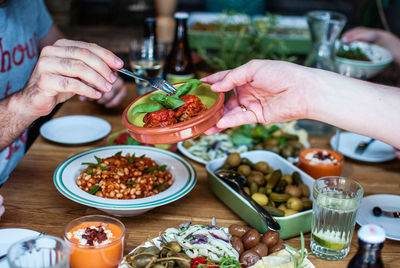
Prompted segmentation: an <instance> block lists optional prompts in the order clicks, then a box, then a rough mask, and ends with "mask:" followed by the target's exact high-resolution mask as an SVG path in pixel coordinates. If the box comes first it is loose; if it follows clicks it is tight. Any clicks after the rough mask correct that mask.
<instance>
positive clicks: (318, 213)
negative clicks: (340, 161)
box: [310, 176, 364, 260]
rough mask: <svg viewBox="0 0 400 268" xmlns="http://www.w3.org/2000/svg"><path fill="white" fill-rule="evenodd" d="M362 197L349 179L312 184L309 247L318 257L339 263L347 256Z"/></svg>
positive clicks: (330, 178) (334, 179) (336, 178)
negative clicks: (312, 200) (312, 199)
mask: <svg viewBox="0 0 400 268" xmlns="http://www.w3.org/2000/svg"><path fill="white" fill-rule="evenodd" d="M363 193H364V190H363V188H362V186H361V185H360V184H359V183H358V182H356V181H354V180H352V179H350V178H345V177H338V176H330V177H323V178H320V179H318V180H316V181H315V182H314V187H313V197H314V202H313V217H312V226H311V245H310V247H311V250H312V252H313V253H314V254H315V255H316V256H317V257H319V258H322V259H326V260H340V259H343V258H344V257H346V255H347V254H348V253H349V250H350V242H351V238H352V236H353V231H354V225H355V221H356V214H357V210H358V207H359V206H360V201H361V198H362V196H363Z"/></svg>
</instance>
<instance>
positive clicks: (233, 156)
mask: <svg viewBox="0 0 400 268" xmlns="http://www.w3.org/2000/svg"><path fill="white" fill-rule="evenodd" d="M225 163H226V164H227V165H228V166H230V167H237V166H239V165H240V154H239V153H230V154H229V155H228V157H227V158H226V161H225Z"/></svg>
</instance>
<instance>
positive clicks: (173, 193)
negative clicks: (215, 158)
mask: <svg viewBox="0 0 400 268" xmlns="http://www.w3.org/2000/svg"><path fill="white" fill-rule="evenodd" d="M120 151H122V155H126V154H127V153H130V154H131V155H132V154H134V153H135V154H136V155H143V154H145V155H146V156H147V157H150V158H151V159H153V160H155V161H156V162H157V164H159V165H167V170H168V171H169V172H170V173H171V174H172V179H173V183H172V185H171V187H169V188H168V189H167V190H165V191H163V192H161V193H158V194H156V195H153V196H150V197H144V198H138V199H127V200H119V199H110V198H103V197H98V196H95V195H92V194H89V193H87V192H85V191H83V190H81V189H80V188H79V187H78V185H77V184H76V179H77V177H78V175H79V173H80V172H81V171H82V170H84V169H85V168H86V167H87V166H86V165H82V163H83V162H93V160H94V156H97V157H100V158H106V157H110V156H113V155H115V154H116V153H118V152H120ZM53 180H54V185H55V186H56V188H57V190H58V191H59V192H60V193H61V194H62V195H64V196H65V197H66V198H68V199H70V200H72V201H74V202H77V203H79V204H82V205H86V206H89V207H94V208H97V209H100V210H102V211H104V212H106V213H108V214H111V215H114V216H136V215H140V214H143V213H145V212H147V211H149V210H151V209H153V208H155V207H159V206H163V205H166V204H168V203H171V202H174V201H176V200H178V199H180V198H182V197H183V196H185V195H186V194H188V193H189V192H190V191H191V190H192V189H193V187H194V185H195V184H196V180H197V179H196V171H195V169H194V168H193V166H192V165H191V164H190V163H189V162H188V161H186V160H185V159H183V158H182V157H181V156H179V155H177V154H175V153H172V152H170V151H166V150H162V149H158V148H154V147H147V146H134V145H118V146H107V147H100V148H96V149H91V150H88V151H84V152H81V153H78V154H76V155H74V156H71V157H70V158H68V159H66V160H65V161H64V162H62V163H61V164H60V165H59V166H58V167H57V169H56V171H55V172H54V176H53Z"/></svg>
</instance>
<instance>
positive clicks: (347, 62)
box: [335, 41, 393, 79]
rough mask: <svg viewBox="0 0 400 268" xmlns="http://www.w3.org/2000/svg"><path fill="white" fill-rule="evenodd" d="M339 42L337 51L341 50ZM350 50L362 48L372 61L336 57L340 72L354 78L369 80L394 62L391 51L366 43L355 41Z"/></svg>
mask: <svg viewBox="0 0 400 268" xmlns="http://www.w3.org/2000/svg"><path fill="white" fill-rule="evenodd" d="M339 46H340V44H339V42H338V43H336V49H339ZM349 47H350V48H360V49H361V50H362V51H363V52H364V53H365V54H366V56H367V57H368V58H369V59H370V60H371V61H361V60H353V59H347V58H342V57H338V56H336V57H335V64H336V68H337V70H338V72H339V73H340V74H344V75H347V76H350V77H354V78H361V79H369V78H371V77H373V76H375V75H377V74H378V73H380V72H381V71H382V70H383V69H385V68H386V67H387V66H388V65H389V64H390V63H391V62H392V60H393V56H392V53H390V51H389V50H387V49H385V48H383V47H381V46H378V45H375V44H370V43H366V42H361V41H355V42H352V43H351V44H349Z"/></svg>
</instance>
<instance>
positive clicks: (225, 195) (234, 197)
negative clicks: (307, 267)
mask: <svg viewBox="0 0 400 268" xmlns="http://www.w3.org/2000/svg"><path fill="white" fill-rule="evenodd" d="M240 156H241V157H242V158H243V157H245V158H248V159H249V160H250V161H251V162H253V163H256V162H258V161H266V162H267V163H268V164H269V165H270V166H271V167H272V168H273V169H280V170H281V171H282V174H292V173H293V172H294V171H297V172H298V173H299V174H300V177H301V179H302V181H303V183H304V184H305V185H307V186H308V189H309V190H310V196H309V199H311V200H313V197H312V189H313V184H314V179H313V178H311V176H310V175H308V174H306V173H305V172H304V171H302V170H301V169H299V168H298V167H296V166H294V165H293V164H291V163H290V162H289V161H287V160H286V159H284V158H283V157H281V156H280V155H278V154H276V153H273V152H270V151H263V150H256V151H250V152H245V153H241V154H240ZM225 159H226V157H224V158H219V159H215V160H211V161H209V162H208V163H207V165H206V169H207V174H208V182H209V184H210V187H211V189H212V191H213V192H214V194H215V195H216V196H217V197H218V198H219V199H220V200H221V201H222V202H224V203H225V204H226V205H227V206H228V207H229V208H230V209H232V210H233V211H234V212H235V213H236V214H237V215H238V216H239V217H240V218H242V219H243V220H244V221H245V222H247V223H248V224H250V225H251V226H252V227H253V228H255V229H257V230H258V231H259V232H260V233H265V232H266V231H268V230H269V228H268V227H267V224H266V223H265V220H264V219H263V218H262V217H261V216H260V215H259V214H258V212H257V211H256V210H255V209H254V208H253V207H252V206H251V204H250V203H249V202H248V201H247V200H246V199H245V198H244V197H243V196H241V195H240V194H239V193H238V192H237V191H236V190H234V189H233V188H232V187H230V186H229V185H228V184H227V183H226V182H224V181H223V180H222V179H220V178H218V177H217V176H216V175H215V174H214V172H215V171H216V170H218V168H219V167H221V166H222V165H223V164H224V162H225ZM274 218H275V219H276V221H277V222H278V223H279V224H280V226H281V230H280V231H279V234H280V238H282V239H286V238H289V237H293V236H297V235H299V234H300V233H301V232H303V233H308V232H310V231H311V219H312V209H309V210H305V211H301V212H298V213H296V214H293V215H290V216H284V217H274Z"/></svg>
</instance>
